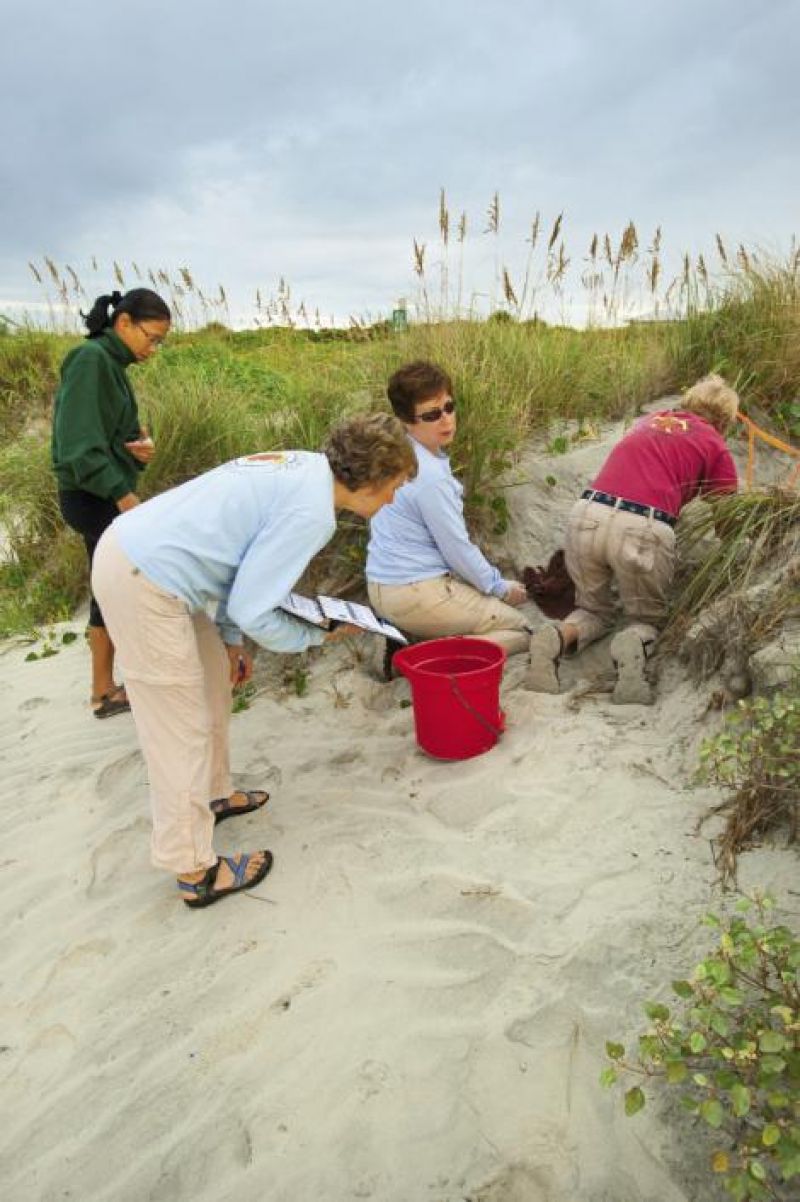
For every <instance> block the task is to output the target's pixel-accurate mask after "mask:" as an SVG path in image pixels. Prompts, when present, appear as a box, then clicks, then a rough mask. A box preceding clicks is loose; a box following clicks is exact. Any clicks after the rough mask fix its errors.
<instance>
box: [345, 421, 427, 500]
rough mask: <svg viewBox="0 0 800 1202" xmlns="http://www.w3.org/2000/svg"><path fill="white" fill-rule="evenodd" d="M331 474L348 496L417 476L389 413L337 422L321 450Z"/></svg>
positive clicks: (410, 454) (409, 450) (411, 455)
mask: <svg viewBox="0 0 800 1202" xmlns="http://www.w3.org/2000/svg"><path fill="white" fill-rule="evenodd" d="M322 450H323V453H324V454H325V455H326V456H327V459H328V463H329V464H330V466H331V471H332V472H333V474H334V476H335V477H336V479H337V480H339V481H340V483H342V484H344V485H345V487H346V488H349V489H350V491H351V492H355V491H356V489H359V488H363V487H364V486H365V485H368V484H383V483H384V481H387V480H391V479H393V478H394V477H395V476H399V475H400V473H401V472H406V473H407V474H408V476H409V477H413V476H416V474H417V457H416V455H415V454H414V451H413V449H412V447H411V443H410V442H409V440H408V436H407V434H406V432H405V429H404V428H403V426H401V424H400V422H399V421H398V420H397V418H396V417H392V415H391V414H390V413H369V414H361V415H359V416H358V417H351V418H348V419H346V420H345V421H342V422H339V423H338V424H337V425H335V426H334V427H333V429H332V430H331V432H330V434H329V435H328V439H327V442H326V443H325V445H324V447H323V448H322Z"/></svg>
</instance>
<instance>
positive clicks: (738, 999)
mask: <svg viewBox="0 0 800 1202" xmlns="http://www.w3.org/2000/svg"><path fill="white" fill-rule="evenodd" d="M719 996H720V999H721V1001H723V1002H725V1004H726V1005H727V1006H741V1004H742V1002H743V1001H744V994H743V993H742V991H741V989H735V988H734V987H733V985H723V986H722V988H721V989H720V991H719Z"/></svg>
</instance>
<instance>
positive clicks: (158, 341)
mask: <svg viewBox="0 0 800 1202" xmlns="http://www.w3.org/2000/svg"><path fill="white" fill-rule="evenodd" d="M133 324H134V325H135V326H136V328H137V329H139V330H141V331H142V333H143V334H144V336H145V338H146V339H147V341H148V342H149V343H150V345H151V346H161V345H162V343H163V341H164V336H163V335H161V334H151V333H150V331H149V330H146V329H145V328H144V326H143V325H142V323H141V322H140V321H135V322H134V323H133Z"/></svg>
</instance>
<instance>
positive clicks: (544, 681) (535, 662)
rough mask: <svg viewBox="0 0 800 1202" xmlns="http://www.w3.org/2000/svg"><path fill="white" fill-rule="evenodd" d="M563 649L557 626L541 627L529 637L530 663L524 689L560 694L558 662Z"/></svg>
mask: <svg viewBox="0 0 800 1202" xmlns="http://www.w3.org/2000/svg"><path fill="white" fill-rule="evenodd" d="M563 649H564V642H563V640H562V638H561V631H560V630H559V629H558V627H557V626H543V627H542V628H541V630H537V631H536V633H535V634H534V635H533V636H532V637H531V662H530V667H529V668H528V674H527V676H526V677H525V688H526V689H531V690H532V692H534V693H560V692H561V685H560V684H559V682H558V661H559V659H560V658H561V653H562V651H563Z"/></svg>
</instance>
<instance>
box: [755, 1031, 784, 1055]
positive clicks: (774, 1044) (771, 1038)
mask: <svg viewBox="0 0 800 1202" xmlns="http://www.w3.org/2000/svg"><path fill="white" fill-rule="evenodd" d="M758 1046H759V1047H760V1048H761V1051H762V1052H782V1051H783V1049H784V1048H785V1047H786V1037H785V1036H784V1035H781V1033H780V1031H762V1032H761V1034H760V1035H759V1037H758Z"/></svg>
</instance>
